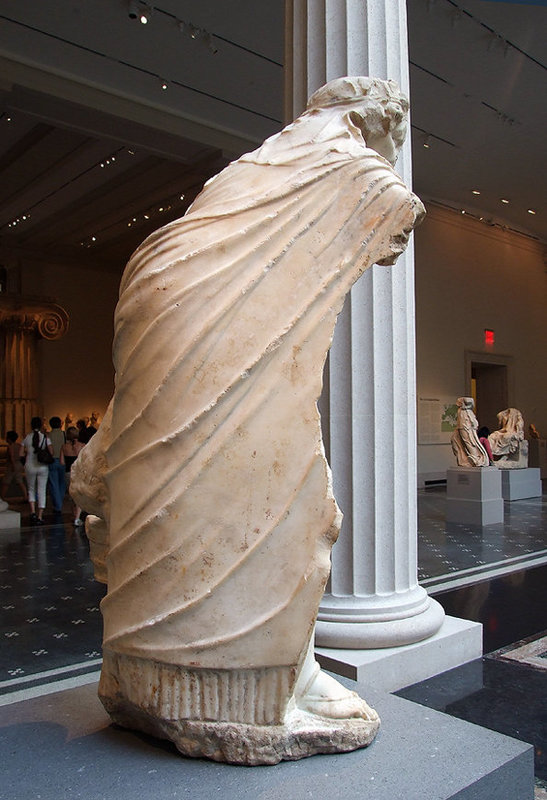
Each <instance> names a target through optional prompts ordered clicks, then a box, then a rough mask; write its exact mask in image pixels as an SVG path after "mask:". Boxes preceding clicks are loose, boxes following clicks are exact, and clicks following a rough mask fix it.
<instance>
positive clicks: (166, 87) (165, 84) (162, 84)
mask: <svg viewBox="0 0 547 800" xmlns="http://www.w3.org/2000/svg"><path fill="white" fill-rule="evenodd" d="M161 88H162V89H163V91H164V92H165V91H167V89H168V88H169V84H168V83H167V81H164V80H162V82H161Z"/></svg>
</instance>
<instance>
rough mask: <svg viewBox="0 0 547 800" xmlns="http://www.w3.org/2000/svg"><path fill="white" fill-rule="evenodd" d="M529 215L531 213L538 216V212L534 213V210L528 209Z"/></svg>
mask: <svg viewBox="0 0 547 800" xmlns="http://www.w3.org/2000/svg"><path fill="white" fill-rule="evenodd" d="M528 213H529V214H537V211H534V209H533V208H529V209H528Z"/></svg>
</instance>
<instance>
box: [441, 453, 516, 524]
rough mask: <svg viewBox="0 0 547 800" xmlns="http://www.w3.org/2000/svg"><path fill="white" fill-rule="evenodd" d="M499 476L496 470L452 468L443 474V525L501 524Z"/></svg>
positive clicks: (501, 502)
mask: <svg viewBox="0 0 547 800" xmlns="http://www.w3.org/2000/svg"><path fill="white" fill-rule="evenodd" d="M501 472H502V470H499V469H498V468H497V467H453V468H451V469H448V470H447V471H446V478H447V488H446V521H447V522H457V523H460V524H463V525H466V524H467V525H496V524H498V523H500V522H503V496H502V493H501Z"/></svg>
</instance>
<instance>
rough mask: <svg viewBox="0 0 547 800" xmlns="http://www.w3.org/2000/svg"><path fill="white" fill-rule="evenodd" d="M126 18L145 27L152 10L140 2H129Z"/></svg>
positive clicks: (134, 0) (140, 0)
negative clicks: (134, 20)
mask: <svg viewBox="0 0 547 800" xmlns="http://www.w3.org/2000/svg"><path fill="white" fill-rule="evenodd" d="M128 16H129V19H138V20H139V22H140V23H142V25H146V24H147V23H148V22H149V20H150V17H151V16H152V8H151V6H149V5H148V4H147V3H144V2H142V0H131V1H130V3H129V11H128Z"/></svg>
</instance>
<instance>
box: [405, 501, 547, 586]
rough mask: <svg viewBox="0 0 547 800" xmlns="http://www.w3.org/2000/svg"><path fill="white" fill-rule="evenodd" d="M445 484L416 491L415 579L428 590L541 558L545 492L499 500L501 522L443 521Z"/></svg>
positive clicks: (546, 522)
mask: <svg viewBox="0 0 547 800" xmlns="http://www.w3.org/2000/svg"><path fill="white" fill-rule="evenodd" d="M445 509H446V488H445V487H435V488H431V489H424V490H421V491H420V492H418V532H419V533H418V579H419V581H420V583H421V584H422V585H423V586H425V587H426V588H427V589H428V591H430V592H431V591H432V590H433V589H437V590H438V589H442V588H445V589H446V588H451V587H454V586H457V585H460V586H461V585H465V584H466V583H476V582H477V581H478V580H481V579H482V578H483V577H491V576H492V575H493V574H495V573H496V571H497V572H498V573H499V574H507V573H508V572H510V571H511V570H519V569H523V568H527V567H530V566H534V565H538V564H542V563H547V494H546V492H545V488H544V491H543V496H542V497H534V498H530V499H527V500H516V501H513V502H506V503H505V504H504V523H503V524H499V525H487V526H485V527H483V528H480V527H472V526H470V525H456V524H454V523H449V524H447V523H446V522H445V513H446V512H445Z"/></svg>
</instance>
